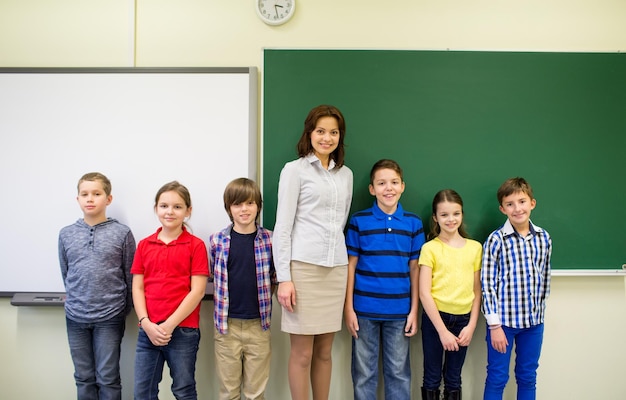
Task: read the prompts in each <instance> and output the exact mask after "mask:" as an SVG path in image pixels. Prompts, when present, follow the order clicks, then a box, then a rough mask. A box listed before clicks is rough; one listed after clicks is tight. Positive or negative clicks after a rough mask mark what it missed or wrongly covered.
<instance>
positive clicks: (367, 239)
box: [344, 160, 424, 400]
mask: <svg viewBox="0 0 626 400" xmlns="http://www.w3.org/2000/svg"><path fill="white" fill-rule="evenodd" d="M369 191H370V194H371V195H373V196H375V197H376V201H375V202H374V205H373V206H372V207H371V208H368V209H367V210H363V211H360V212H357V213H355V214H354V215H353V216H352V218H351V219H350V223H349V224H348V232H347V235H346V245H347V248H348V284H347V290H346V302H345V306H344V317H345V321H346V326H347V328H348V331H349V332H350V334H351V335H352V337H353V339H352V382H353V385H354V399H355V400H363V399H375V398H376V393H377V385H378V354H379V347H382V351H381V354H382V367H383V377H384V386H385V398H386V399H394V400H409V399H410V398H411V367H410V359H409V342H410V338H411V337H412V336H413V335H415V334H416V333H417V309H418V297H419V296H418V275H419V265H418V260H419V256H420V250H421V248H422V245H423V244H424V228H423V225H422V220H421V219H420V218H419V217H418V216H417V215H415V214H413V213H410V212H407V211H404V209H403V208H402V206H401V205H400V203H399V200H400V196H401V195H402V193H403V192H404V181H403V179H402V169H401V168H400V166H399V165H398V164H397V163H396V162H395V161H393V160H380V161H378V162H377V163H376V164H374V166H373V167H372V170H371V173H370V185H369Z"/></svg>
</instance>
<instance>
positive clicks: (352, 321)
mask: <svg viewBox="0 0 626 400" xmlns="http://www.w3.org/2000/svg"><path fill="white" fill-rule="evenodd" d="M344 314H345V316H344V318H345V320H346V328H348V332H350V335H352V337H353V338H355V339H358V338H359V319H358V318H357V316H356V313H355V312H354V310H345V311H344Z"/></svg>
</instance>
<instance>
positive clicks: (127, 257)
mask: <svg viewBox="0 0 626 400" xmlns="http://www.w3.org/2000/svg"><path fill="white" fill-rule="evenodd" d="M136 248H137V245H136V243H135V237H134V236H133V233H132V232H131V231H128V234H127V235H126V239H125V240H124V254H123V256H122V264H123V267H124V279H125V280H126V290H127V291H126V293H127V298H126V314H128V313H130V310H131V308H132V307H133V293H132V292H133V290H132V287H133V275H132V274H131V273H130V269H131V268H132V266H133V260H134V258H135V251H136Z"/></svg>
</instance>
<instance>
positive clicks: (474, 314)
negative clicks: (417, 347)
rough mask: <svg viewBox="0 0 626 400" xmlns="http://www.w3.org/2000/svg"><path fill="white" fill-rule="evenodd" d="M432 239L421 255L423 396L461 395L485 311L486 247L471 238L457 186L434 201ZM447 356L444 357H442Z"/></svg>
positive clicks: (449, 398) (455, 399)
mask: <svg viewBox="0 0 626 400" xmlns="http://www.w3.org/2000/svg"><path fill="white" fill-rule="evenodd" d="M432 209H433V214H432V221H431V231H430V234H429V235H428V239H431V240H430V241H428V242H427V243H425V244H424V246H423V247H422V251H421V254H420V259H419V264H420V276H419V293H420V300H421V302H422V306H423V308H424V313H423V315H422V346H423V352H424V381H423V386H422V399H426V400H430V399H433V400H434V399H439V386H440V384H441V378H442V376H443V382H444V399H446V400H460V399H461V369H462V368H463V363H464V362H465V355H466V353H467V346H469V344H470V342H471V340H472V336H473V335H474V330H475V328H476V323H477V321H478V313H479V312H480V298H481V293H480V264H481V257H482V246H481V244H480V243H478V242H477V241H475V240H471V239H468V237H467V236H468V235H467V233H466V232H465V228H464V225H463V200H462V199H461V196H459V194H458V193H457V192H455V191H454V190H451V189H445V190H441V191H439V192H438V193H437V194H436V195H435V198H434V199H433V207H432ZM442 356H443V357H442Z"/></svg>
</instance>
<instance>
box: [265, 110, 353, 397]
mask: <svg viewBox="0 0 626 400" xmlns="http://www.w3.org/2000/svg"><path fill="white" fill-rule="evenodd" d="M345 134H346V124H345V120H344V118H343V115H342V114H341V111H339V110H338V109H337V108H336V107H334V106H330V105H320V106H317V107H315V108H313V109H312V110H311V111H310V112H309V114H308V116H307V117H306V120H305V121H304V131H303V132H302V136H301V137H300V140H299V141H298V144H297V152H298V156H299V158H298V159H297V160H294V161H290V162H288V163H287V164H285V166H284V167H283V169H282V171H281V173H280V181H279V183H278V208H277V211H276V225H275V227H274V243H273V255H274V263H275V266H276V275H277V278H278V282H279V285H278V301H279V303H280V305H281V306H282V321H281V330H282V331H283V332H287V333H289V334H290V342H291V351H290V354H289V366H288V371H289V388H290V390H291V397H292V399H294V400H305V399H308V398H309V387H310V388H311V389H312V392H313V399H315V400H326V399H328V395H329V391H330V377H331V371H332V357H331V353H332V345H333V339H334V337H335V332H338V331H339V330H341V322H342V312H343V302H344V298H345V291H346V279H347V264H348V255H347V251H346V245H345V239H344V235H343V229H344V227H345V224H346V221H347V219H348V214H349V211H350V203H351V202H352V180H353V177H352V171H351V170H350V169H349V168H348V167H346V166H345V165H344V139H345Z"/></svg>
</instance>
